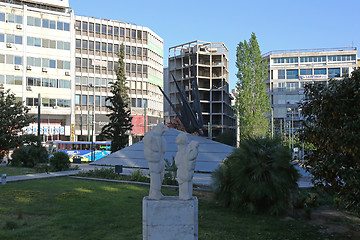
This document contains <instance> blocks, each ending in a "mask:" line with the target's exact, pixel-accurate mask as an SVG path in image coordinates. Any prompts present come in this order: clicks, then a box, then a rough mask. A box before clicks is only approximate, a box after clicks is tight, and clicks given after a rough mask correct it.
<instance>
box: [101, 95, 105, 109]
mask: <svg viewBox="0 0 360 240" xmlns="http://www.w3.org/2000/svg"><path fill="white" fill-rule="evenodd" d="M101 106H102V107H105V106H106V97H105V96H102V97H101Z"/></svg>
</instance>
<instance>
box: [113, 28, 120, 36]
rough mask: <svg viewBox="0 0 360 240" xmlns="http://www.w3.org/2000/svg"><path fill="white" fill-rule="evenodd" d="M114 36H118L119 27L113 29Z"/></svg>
mask: <svg viewBox="0 0 360 240" xmlns="http://www.w3.org/2000/svg"><path fill="white" fill-rule="evenodd" d="M114 35H115V36H117V35H119V27H114Z"/></svg>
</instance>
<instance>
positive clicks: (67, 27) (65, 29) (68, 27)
mask: <svg viewBox="0 0 360 240" xmlns="http://www.w3.org/2000/svg"><path fill="white" fill-rule="evenodd" d="M64 31H70V23H64Z"/></svg>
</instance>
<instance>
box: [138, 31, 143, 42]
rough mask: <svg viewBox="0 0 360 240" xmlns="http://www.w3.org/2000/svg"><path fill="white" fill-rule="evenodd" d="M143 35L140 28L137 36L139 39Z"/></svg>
mask: <svg viewBox="0 0 360 240" xmlns="http://www.w3.org/2000/svg"><path fill="white" fill-rule="evenodd" d="M141 35H142V34H141V30H138V31H137V38H138V39H139V40H141V37H142V36H141Z"/></svg>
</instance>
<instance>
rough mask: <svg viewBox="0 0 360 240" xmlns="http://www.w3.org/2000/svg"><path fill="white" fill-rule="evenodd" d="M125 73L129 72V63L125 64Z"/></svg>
mask: <svg viewBox="0 0 360 240" xmlns="http://www.w3.org/2000/svg"><path fill="white" fill-rule="evenodd" d="M125 72H130V63H126V64H125Z"/></svg>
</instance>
